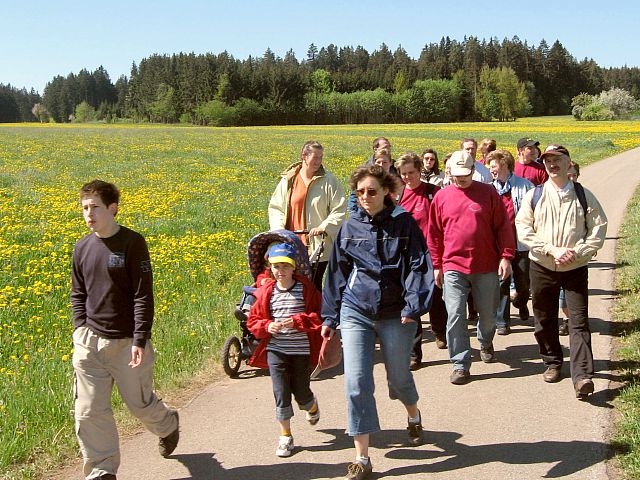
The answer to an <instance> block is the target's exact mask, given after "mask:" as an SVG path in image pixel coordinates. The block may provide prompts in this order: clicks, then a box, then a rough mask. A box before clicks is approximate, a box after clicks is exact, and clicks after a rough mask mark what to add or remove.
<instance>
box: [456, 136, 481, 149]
mask: <svg viewBox="0 0 640 480" xmlns="http://www.w3.org/2000/svg"><path fill="white" fill-rule="evenodd" d="M467 142H473V144H474V145H475V146H476V147H477V146H478V142H477V141H476V139H475V138H463V139H462V141H461V142H460V148H464V144H465V143H467Z"/></svg>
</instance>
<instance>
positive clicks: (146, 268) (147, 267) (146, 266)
mask: <svg viewBox="0 0 640 480" xmlns="http://www.w3.org/2000/svg"><path fill="white" fill-rule="evenodd" d="M140 270H141V271H142V273H149V272H151V262H150V261H149V260H143V261H141V262H140Z"/></svg>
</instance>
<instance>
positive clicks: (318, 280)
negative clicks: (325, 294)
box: [311, 262, 329, 292]
mask: <svg viewBox="0 0 640 480" xmlns="http://www.w3.org/2000/svg"><path fill="white" fill-rule="evenodd" d="M328 264H329V262H318V264H317V265H316V269H315V271H314V272H313V278H312V279H311V280H312V282H313V284H314V285H315V286H316V288H317V289H318V290H319V291H320V292H321V291H322V278H323V277H324V272H325V270H326V269H327V265H328Z"/></svg>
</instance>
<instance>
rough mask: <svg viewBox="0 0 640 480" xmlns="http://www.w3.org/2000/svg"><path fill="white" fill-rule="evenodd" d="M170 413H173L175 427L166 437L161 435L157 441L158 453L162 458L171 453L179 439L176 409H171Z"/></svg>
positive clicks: (178, 422) (178, 419)
mask: <svg viewBox="0 0 640 480" xmlns="http://www.w3.org/2000/svg"><path fill="white" fill-rule="evenodd" d="M172 415H175V417H176V422H177V426H176V429H175V430H174V431H173V432H171V433H170V434H169V435H167V436H166V437H162V438H161V439H160V441H159V442H158V450H159V451H160V455H162V456H163V457H164V458H167V457H168V456H169V455H171V454H172V453H173V451H174V450H175V449H176V447H177V446H178V442H179V441H180V417H179V416H178V411H177V410H173V412H172Z"/></svg>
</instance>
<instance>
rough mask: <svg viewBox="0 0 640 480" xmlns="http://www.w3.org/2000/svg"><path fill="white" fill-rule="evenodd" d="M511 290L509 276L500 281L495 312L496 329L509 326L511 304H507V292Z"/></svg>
mask: <svg viewBox="0 0 640 480" xmlns="http://www.w3.org/2000/svg"><path fill="white" fill-rule="evenodd" d="M510 289H511V276H508V277H507V278H505V279H504V280H500V301H499V303H498V311H497V312H496V325H497V326H498V328H502V327H510V326H511V308H510V307H511V303H510V302H509V290H510Z"/></svg>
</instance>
